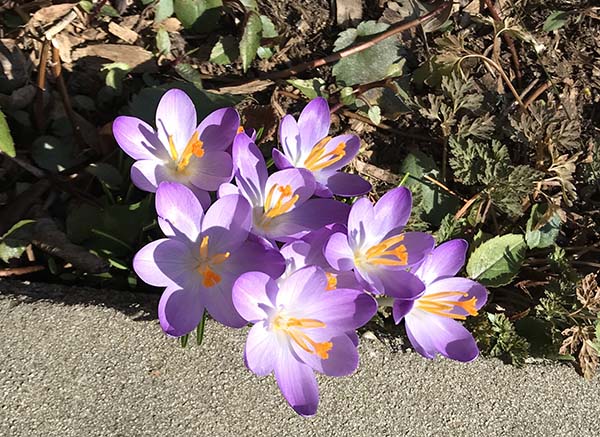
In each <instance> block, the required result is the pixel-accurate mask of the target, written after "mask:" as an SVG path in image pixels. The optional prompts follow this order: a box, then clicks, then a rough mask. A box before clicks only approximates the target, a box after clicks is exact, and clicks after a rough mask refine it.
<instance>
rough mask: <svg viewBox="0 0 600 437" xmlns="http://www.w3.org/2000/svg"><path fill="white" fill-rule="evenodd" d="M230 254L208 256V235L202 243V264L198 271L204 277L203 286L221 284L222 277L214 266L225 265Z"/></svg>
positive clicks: (208, 286)
mask: <svg viewBox="0 0 600 437" xmlns="http://www.w3.org/2000/svg"><path fill="white" fill-rule="evenodd" d="M229 255H230V253H229V252H225V253H217V254H215V255H213V256H209V255H208V235H206V236H204V238H202V242H201V243H200V263H199V264H198V267H197V270H198V273H200V275H202V285H204V286H205V287H206V288H210V287H214V286H215V285H217V284H218V283H219V282H221V276H220V275H219V274H218V273H217V272H215V271H214V266H216V265H219V264H222V263H224V262H225V261H226V260H227V259H228V258H229Z"/></svg>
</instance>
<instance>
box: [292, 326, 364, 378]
mask: <svg viewBox="0 0 600 437" xmlns="http://www.w3.org/2000/svg"><path fill="white" fill-rule="evenodd" d="M319 331H323V330H322V329H314V330H312V332H311V333H310V334H308V335H309V337H310V338H311V339H312V340H314V341H315V342H319V343H320V342H323V341H330V342H331V343H333V347H332V348H331V349H330V350H329V351H328V357H327V359H324V360H323V359H320V358H319V357H318V356H316V355H314V354H310V353H308V352H306V351H305V350H303V349H302V348H300V347H299V346H298V345H297V344H296V343H292V347H293V348H294V352H296V354H297V355H298V356H299V357H300V358H301V359H302V361H304V362H305V363H306V364H308V365H309V366H311V367H312V368H313V369H314V370H316V371H317V372H320V373H323V374H325V375H328V376H348V375H351V374H352V373H354V371H355V370H356V369H357V367H358V351H357V350H356V346H355V345H354V343H353V342H352V339H350V337H348V335H347V334H345V333H344V334H340V335H337V336H335V337H333V338H331V337H327V336H321V335H319V334H321V332H319Z"/></svg>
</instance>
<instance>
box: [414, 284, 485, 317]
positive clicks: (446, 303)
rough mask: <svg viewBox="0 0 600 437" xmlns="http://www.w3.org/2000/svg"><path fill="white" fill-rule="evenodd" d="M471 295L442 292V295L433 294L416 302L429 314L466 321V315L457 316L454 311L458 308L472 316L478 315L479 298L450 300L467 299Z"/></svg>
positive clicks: (459, 292)
mask: <svg viewBox="0 0 600 437" xmlns="http://www.w3.org/2000/svg"><path fill="white" fill-rule="evenodd" d="M468 295H469V293H465V292H464V291H442V292H440V293H432V294H428V295H426V296H423V297H421V298H420V299H418V300H417V301H416V302H415V305H416V307H417V308H419V309H422V310H424V311H427V312H428V313H431V314H435V315H438V316H442V317H449V318H451V319H457V320H465V319H466V318H467V316H465V315H464V314H456V313H453V312H452V311H453V310H455V309H456V308H461V309H463V310H464V311H466V312H467V314H469V315H470V316H476V315H477V308H476V307H475V305H477V298H476V297H472V298H471V299H469V300H453V299H448V298H453V297H455V296H456V297H458V298H460V297H466V296H468Z"/></svg>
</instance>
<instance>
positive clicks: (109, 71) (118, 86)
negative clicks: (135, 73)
mask: <svg viewBox="0 0 600 437" xmlns="http://www.w3.org/2000/svg"><path fill="white" fill-rule="evenodd" d="M131 70H132V68H131V67H130V66H129V65H128V64H126V63H125V62H113V63H110V64H104V65H103V66H102V69H101V71H105V72H106V78H105V81H106V86H107V87H110V88H112V89H113V91H114V92H115V94H117V95H120V94H121V91H122V90H123V79H125V76H127V73H129V72H130V71H131Z"/></svg>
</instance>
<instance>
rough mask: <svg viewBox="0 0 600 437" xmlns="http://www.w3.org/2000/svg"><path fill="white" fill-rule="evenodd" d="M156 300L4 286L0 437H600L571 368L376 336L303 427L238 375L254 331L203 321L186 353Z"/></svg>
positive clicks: (325, 381)
mask: <svg viewBox="0 0 600 437" xmlns="http://www.w3.org/2000/svg"><path fill="white" fill-rule="evenodd" d="M156 301H157V297H156V296H149V295H142V294H132V293H126V292H116V291H106V290H102V291H99V290H90V289H81V288H77V289H75V288H65V287H58V286H54V285H43V284H22V283H20V282H16V281H7V280H4V281H0V317H2V321H3V323H2V324H1V325H0V357H2V358H1V364H0V389H1V390H0V436H61V437H68V436H78V437H79V436H155V435H159V434H162V435H165V436H188V435H189V436H202V435H210V436H236V437H240V436H245V435H252V436H271V435H272V436H275V435H277V436H353V437H354V436H376V435H377V436H392V435H393V436H397V435H407V436H437V435H444V436H445V435H453V436H462V435H464V436H506V435H510V436H528V437H529V436H549V435H562V436H594V435H598V429H599V428H600V402H598V400H599V399H600V382H599V381H598V379H596V380H593V381H586V380H584V379H583V378H581V377H580V376H578V375H577V374H576V373H575V372H574V370H573V369H572V368H570V367H567V366H560V365H540V364H537V365H528V366H526V367H525V368H523V369H517V368H514V367H511V366H507V365H504V364H502V363H501V362H500V361H498V360H490V359H478V360H477V361H476V362H474V363H471V364H468V365H464V364H460V363H454V362H451V361H448V360H442V359H437V360H434V361H429V360H426V359H424V358H421V357H420V356H419V355H417V354H415V353H392V352H391V351H390V350H389V349H388V348H387V347H386V346H385V345H384V344H382V343H380V342H379V341H377V340H372V339H369V338H363V340H362V342H361V345H360V353H361V366H360V368H359V370H358V372H357V373H356V374H355V375H353V376H352V377H347V378H327V377H321V378H319V380H320V388H321V404H320V406H319V412H318V414H317V416H316V417H314V418H310V419H303V418H301V417H298V416H296V415H295V413H294V412H293V410H292V409H291V408H289V407H288V406H287V404H286V403H285V401H284V400H283V398H282V397H281V395H280V393H279V391H278V389H277V386H276V384H275V381H274V379H273V377H272V376H270V377H266V378H259V377H256V376H254V375H253V374H252V373H250V372H249V371H248V370H247V369H246V368H245V367H244V364H243V361H242V350H243V346H244V340H245V334H246V332H247V330H246V329H242V330H233V329H226V328H224V327H222V326H219V325H217V324H216V323H214V322H210V321H209V322H208V323H207V327H206V332H205V340H204V344H203V345H202V346H201V347H199V346H197V345H196V344H195V343H194V342H193V341H190V345H189V346H188V348H186V349H182V348H181V347H180V346H179V343H178V342H177V341H175V340H172V339H169V338H167V337H165V336H164V335H163V334H162V333H161V330H160V327H159V325H158V322H157V321H156V315H155V306H156Z"/></svg>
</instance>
